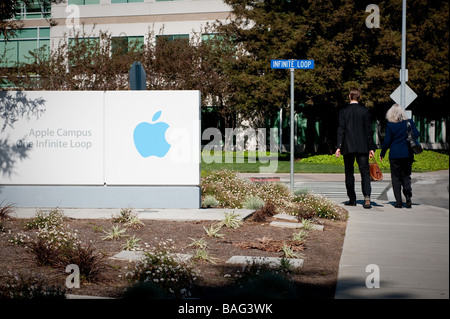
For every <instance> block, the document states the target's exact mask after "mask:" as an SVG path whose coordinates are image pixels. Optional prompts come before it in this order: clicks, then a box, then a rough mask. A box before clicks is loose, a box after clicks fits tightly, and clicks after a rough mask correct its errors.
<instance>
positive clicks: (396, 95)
mask: <svg viewBox="0 0 450 319" xmlns="http://www.w3.org/2000/svg"><path fill="white" fill-rule="evenodd" d="M405 88H406V94H405V95H406V101H405V106H404V107H405V108H407V107H408V106H409V105H410V104H411V103H412V102H413V101H414V100H415V99H416V98H417V94H416V93H415V92H414V91H413V90H412V89H411V88H410V87H409V86H408V84H405ZM401 90H402V86H401V85H400V86H399V87H398V88H397V89H396V90H395V91H394V92H393V93H392V94H391V99H393V100H394V101H395V103H397V104H399V105H400V104H401Z"/></svg>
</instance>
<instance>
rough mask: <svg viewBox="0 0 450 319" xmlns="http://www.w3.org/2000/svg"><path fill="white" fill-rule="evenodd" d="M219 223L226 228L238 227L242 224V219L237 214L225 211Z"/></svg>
mask: <svg viewBox="0 0 450 319" xmlns="http://www.w3.org/2000/svg"><path fill="white" fill-rule="evenodd" d="M220 225H222V226H225V227H228V228H239V227H240V226H241V225H242V219H241V217H240V216H239V215H238V214H235V213H234V212H232V213H226V214H225V218H224V219H223V220H222V222H221V223H220Z"/></svg>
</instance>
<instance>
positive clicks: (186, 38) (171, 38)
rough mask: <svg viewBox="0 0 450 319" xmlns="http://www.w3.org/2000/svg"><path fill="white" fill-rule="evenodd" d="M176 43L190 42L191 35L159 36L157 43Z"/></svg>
mask: <svg viewBox="0 0 450 319" xmlns="http://www.w3.org/2000/svg"><path fill="white" fill-rule="evenodd" d="M161 40H163V41H169V42H170V41H175V40H184V41H188V42H189V34H169V35H157V36H156V43H158V41H161Z"/></svg>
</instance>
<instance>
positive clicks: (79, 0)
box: [69, 0, 100, 6]
mask: <svg viewBox="0 0 450 319" xmlns="http://www.w3.org/2000/svg"><path fill="white" fill-rule="evenodd" d="M69 4H76V5H79V6H83V5H88V4H100V0H69Z"/></svg>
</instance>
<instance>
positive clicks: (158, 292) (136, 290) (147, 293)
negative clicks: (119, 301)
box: [123, 281, 166, 300]
mask: <svg viewBox="0 0 450 319" xmlns="http://www.w3.org/2000/svg"><path fill="white" fill-rule="evenodd" d="M123 298H124V299H132V300H136V299H137V300H143V299H150V300H152V299H165V298H166V294H165V293H164V291H163V290H162V289H161V288H160V287H158V286H157V285H155V284H154V283H152V282H148V281H137V282H135V283H133V284H132V285H131V286H130V287H128V288H127V289H126V290H125V293H124V295H123Z"/></svg>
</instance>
